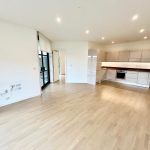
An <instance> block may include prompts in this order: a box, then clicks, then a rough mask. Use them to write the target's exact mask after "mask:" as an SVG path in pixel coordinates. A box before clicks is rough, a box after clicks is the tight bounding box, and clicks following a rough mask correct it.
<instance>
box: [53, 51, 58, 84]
mask: <svg viewBox="0 0 150 150" xmlns="http://www.w3.org/2000/svg"><path fill="white" fill-rule="evenodd" d="M53 65H54V82H55V81H58V80H59V52H58V51H53Z"/></svg>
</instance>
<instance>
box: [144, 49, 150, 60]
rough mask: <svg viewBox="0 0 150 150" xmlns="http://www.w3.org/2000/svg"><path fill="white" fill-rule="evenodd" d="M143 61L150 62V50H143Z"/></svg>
mask: <svg viewBox="0 0 150 150" xmlns="http://www.w3.org/2000/svg"><path fill="white" fill-rule="evenodd" d="M142 62H150V50H143V51H142Z"/></svg>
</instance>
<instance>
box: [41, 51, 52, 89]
mask: <svg viewBox="0 0 150 150" xmlns="http://www.w3.org/2000/svg"><path fill="white" fill-rule="evenodd" d="M39 61H40V82H41V88H42V89H43V88H45V87H46V86H47V85H48V84H49V83H50V73H49V72H50V70H49V69H50V68H49V53H47V52H44V51H39Z"/></svg>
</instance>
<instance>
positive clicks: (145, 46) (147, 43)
mask: <svg viewBox="0 0 150 150" xmlns="http://www.w3.org/2000/svg"><path fill="white" fill-rule="evenodd" d="M103 50H105V51H121V50H150V40H144V41H137V42H129V43H121V44H111V45H106V46H104V47H103Z"/></svg>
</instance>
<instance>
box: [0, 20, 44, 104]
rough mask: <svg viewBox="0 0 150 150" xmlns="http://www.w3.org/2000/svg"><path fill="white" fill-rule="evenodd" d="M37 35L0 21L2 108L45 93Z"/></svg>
mask: <svg viewBox="0 0 150 150" xmlns="http://www.w3.org/2000/svg"><path fill="white" fill-rule="evenodd" d="M38 62H39V61H38V51H37V33H36V31H35V30H32V29H29V28H26V27H23V26H18V25H15V24H9V23H5V22H0V106H3V105H7V104H10V103H14V102H17V101H21V100H24V99H27V98H31V97H34V96H38V95H40V94H41V90H40V80H39V79H40V77H39V63H38Z"/></svg>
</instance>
